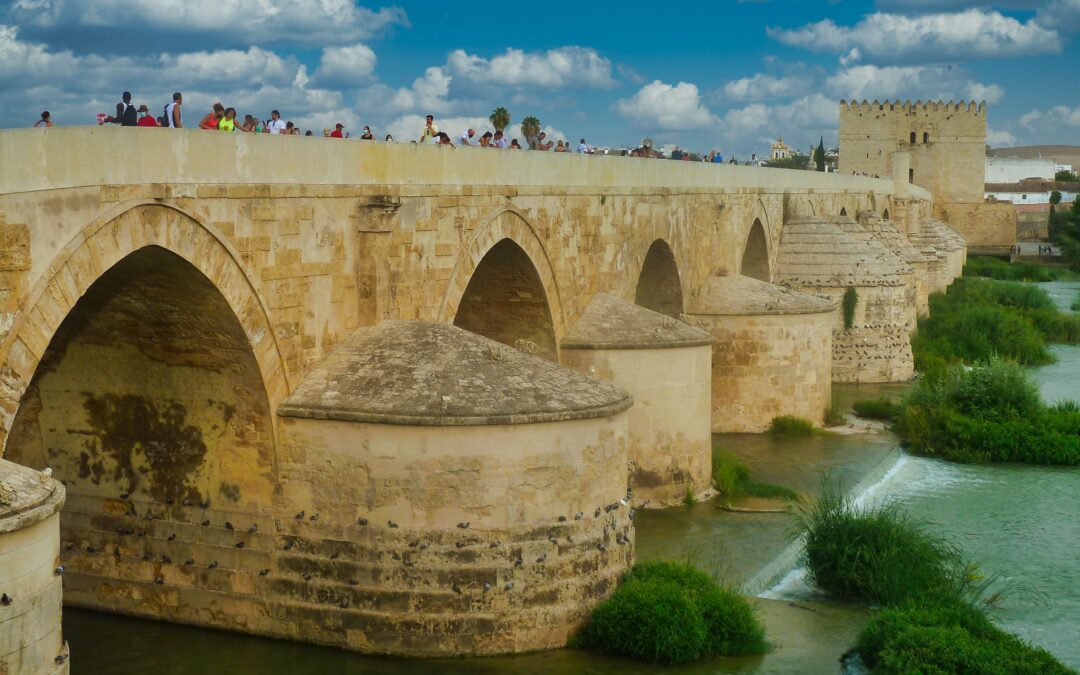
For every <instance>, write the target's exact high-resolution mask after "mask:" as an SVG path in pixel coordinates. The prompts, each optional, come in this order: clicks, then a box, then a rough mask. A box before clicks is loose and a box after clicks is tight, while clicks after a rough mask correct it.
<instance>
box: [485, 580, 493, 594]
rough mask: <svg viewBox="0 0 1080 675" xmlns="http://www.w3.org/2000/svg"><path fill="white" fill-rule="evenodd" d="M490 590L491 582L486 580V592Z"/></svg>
mask: <svg viewBox="0 0 1080 675" xmlns="http://www.w3.org/2000/svg"><path fill="white" fill-rule="evenodd" d="M490 590H491V582H488V581H485V582H484V592H485V593H487V592H488V591H490Z"/></svg>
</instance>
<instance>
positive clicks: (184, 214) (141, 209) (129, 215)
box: [0, 200, 290, 466]
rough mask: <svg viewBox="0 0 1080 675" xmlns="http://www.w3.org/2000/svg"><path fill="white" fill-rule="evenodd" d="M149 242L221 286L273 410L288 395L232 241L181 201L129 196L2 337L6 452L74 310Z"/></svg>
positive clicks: (0, 406) (98, 223) (63, 256)
mask: <svg viewBox="0 0 1080 675" xmlns="http://www.w3.org/2000/svg"><path fill="white" fill-rule="evenodd" d="M148 247H157V248H160V249H163V250H164V251H167V252H169V253H171V254H173V255H174V256H175V257H177V258H179V259H181V260H182V261H184V262H186V263H187V264H188V265H190V266H191V268H193V269H192V271H197V272H198V273H199V274H201V275H202V277H204V278H205V279H206V280H208V281H209V283H210V284H211V285H212V286H213V288H215V289H216V290H217V291H218V292H219V293H220V295H221V297H222V299H223V300H224V303H225V304H224V308H227V309H228V310H229V312H230V313H231V315H232V316H233V317H235V319H236V320H237V322H238V324H239V326H240V329H241V331H242V334H243V336H244V339H245V341H246V344H247V345H248V348H249V349H250V352H251V354H252V355H253V357H254V359H255V363H256V365H257V367H258V373H259V376H260V379H261V384H262V387H261V389H262V390H263V391H265V392H266V395H267V398H268V400H269V402H270V406H271V409H273V407H274V406H275V405H276V404H277V402H279V401H281V400H282V399H283V398H284V397H285V396H287V395H288V393H289V391H290V385H289V381H288V374H287V371H286V369H285V364H284V361H283V359H282V357H281V351H280V349H279V347H278V344H277V339H276V336H275V334H274V331H273V328H272V326H271V323H270V319H269V315H268V312H267V309H266V307H267V306H266V303H265V302H264V301H263V299H262V297H261V296H260V294H259V291H258V289H257V287H256V286H255V285H254V284H253V283H252V282H251V280H250V279H249V278H248V277H247V275H246V273H245V271H244V269H243V267H242V266H241V264H240V262H239V257H238V255H237V253H236V252H235V251H234V250H233V249H232V247H231V246H230V245H229V244H228V242H227V241H225V240H224V239H223V238H221V237H219V236H218V235H217V234H216V233H215V232H213V231H212V230H210V229H209V228H207V227H206V226H205V225H203V224H202V223H201V222H199V220H198V219H197V218H196V217H195V216H194V215H193V214H191V213H189V212H188V211H186V210H185V209H183V208H181V207H179V206H177V205H175V204H170V203H167V202H161V201H158V200H137V201H132V202H125V203H122V204H119V205H117V206H116V207H114V208H113V209H111V210H109V211H107V212H105V213H104V214H102V216H101V217H99V218H98V219H97V220H95V221H94V222H93V223H91V224H90V225H89V226H87V227H86V228H84V229H83V230H82V231H81V232H80V233H79V234H77V235H76V236H75V237H73V238H72V240H71V241H69V242H68V244H67V245H66V246H65V247H64V248H63V249H61V250H60V251H59V252H58V253H57V255H56V256H55V257H54V260H53V262H52V263H51V264H50V265H49V267H48V268H47V269H46V270H45V272H44V273H43V274H42V275H41V278H40V280H39V281H38V282H37V283H36V284H35V286H34V287H33V289H32V290H31V291H30V293H28V294H27V299H26V300H25V301H24V302H23V303H22V309H21V310H20V312H19V313H18V314H17V315H16V316H15V319H14V321H13V322H12V326H11V330H10V331H9V332H8V334H7V335H6V336H5V337H4V340H3V343H2V344H0V372H3V373H5V378H6V381H7V385H8V386H7V388H6V389H7V393H6V395H2V396H0V425H2V426H0V432H2V434H3V439H2V440H3V448H4V449H0V456H3V455H4V453H5V451H6V447H7V444H8V440H9V434H8V432H9V430H10V428H11V424H12V421H13V419H14V417H15V415H16V411H17V409H18V407H19V403H20V401H21V400H22V398H23V394H24V393H25V392H26V390H27V388H28V387H29V386H30V383H31V380H32V378H33V377H34V375H35V373H36V372H37V370H38V366H39V363H40V360H41V359H42V357H43V356H44V355H45V354H46V351H47V349H48V346H49V345H50V343H51V342H52V340H53V338H54V337H55V335H56V333H57V331H58V330H59V329H60V327H61V325H62V323H63V322H64V321H65V320H66V319H67V317H68V315H69V313H70V312H71V311H72V310H73V309H74V308H75V307H76V305H77V303H78V302H79V301H80V298H82V297H83V296H84V295H85V294H86V293H88V292H89V290H90V289H91V287H92V286H93V284H94V283H95V282H97V281H98V279H100V278H101V277H102V276H103V275H105V274H106V273H107V272H108V271H109V270H111V269H112V268H113V266H115V265H116V264H117V263H119V262H120V261H122V260H123V259H125V258H126V257H127V256H129V255H131V254H132V253H135V252H137V251H140V250H142V249H145V248H148ZM274 465H275V466H276V459H275V460H274Z"/></svg>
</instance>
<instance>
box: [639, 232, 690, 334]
mask: <svg viewBox="0 0 1080 675" xmlns="http://www.w3.org/2000/svg"><path fill="white" fill-rule="evenodd" d="M634 302H635V303H637V304H639V305H641V306H642V307H645V308H646V309H651V310H653V311H654V312H659V313H661V314H666V315H668V316H671V317H675V318H678V317H679V316H681V315H682V313H683V292H682V281H681V280H680V278H679V266H678V264H677V263H676V262H675V253H674V252H673V251H672V250H671V246H670V245H669V244H668V243H667V242H666V241H664V240H663V239H656V240H655V241H653V243H652V244H651V245H650V246H649V250H648V252H647V253H646V254H645V260H644V262H642V264H641V273H640V274H639V275H638V281H637V286H636V288H635V289H634Z"/></svg>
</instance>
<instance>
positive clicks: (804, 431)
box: [769, 415, 821, 436]
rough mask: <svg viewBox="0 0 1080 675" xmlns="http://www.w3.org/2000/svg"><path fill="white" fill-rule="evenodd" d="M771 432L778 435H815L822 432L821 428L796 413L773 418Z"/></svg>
mask: <svg viewBox="0 0 1080 675" xmlns="http://www.w3.org/2000/svg"><path fill="white" fill-rule="evenodd" d="M769 433H770V434H774V435H776V436H813V435H814V434H818V433H821V430H820V429H818V428H817V427H816V426H815V425H814V423H813V422H811V421H810V420H808V419H805V418H802V417H796V416H794V415H781V416H780V417H774V418H773V421H772V424H771V425H770V426H769Z"/></svg>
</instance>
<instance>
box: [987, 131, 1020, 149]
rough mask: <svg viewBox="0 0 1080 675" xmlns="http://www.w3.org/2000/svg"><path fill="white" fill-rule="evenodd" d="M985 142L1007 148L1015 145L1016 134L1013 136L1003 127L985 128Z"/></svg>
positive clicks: (991, 145) (992, 145) (996, 146)
mask: <svg viewBox="0 0 1080 675" xmlns="http://www.w3.org/2000/svg"><path fill="white" fill-rule="evenodd" d="M986 142H987V144H988V145H990V147H994V148H1007V147H1009V146H1012V145H1016V136H1013V135H1012V134H1010V133H1009V132H1008V131H1005V130H1004V129H987V130H986Z"/></svg>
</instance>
